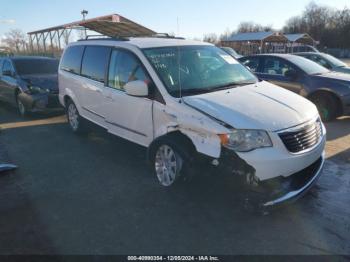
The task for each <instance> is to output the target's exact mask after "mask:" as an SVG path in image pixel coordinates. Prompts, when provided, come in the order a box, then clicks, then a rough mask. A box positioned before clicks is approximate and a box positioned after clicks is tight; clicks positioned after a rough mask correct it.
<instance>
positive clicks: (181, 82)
mask: <svg viewBox="0 0 350 262" xmlns="http://www.w3.org/2000/svg"><path fill="white" fill-rule="evenodd" d="M144 53H145V55H146V57H147V58H148V60H149V61H150V62H151V64H152V65H153V67H154V68H155V70H156V71H157V73H158V75H159V77H160V78H161V80H162V81H163V83H164V85H165V87H166V88H167V90H168V92H169V93H170V94H171V95H172V96H175V97H181V96H188V95H195V94H201V93H208V92H215V91H218V90H223V89H230V88H234V87H237V86H242V85H248V84H254V83H256V82H257V78H256V77H255V76H254V75H253V74H252V73H251V72H250V71H249V70H248V69H246V68H245V67H244V66H242V65H241V64H240V63H239V62H237V60H235V59H234V58H233V57H231V56H230V55H228V54H227V53H226V52H224V51H222V50H221V49H219V48H217V47H214V46H181V47H162V48H152V49H146V50H144Z"/></svg>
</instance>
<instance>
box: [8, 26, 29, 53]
mask: <svg viewBox="0 0 350 262" xmlns="http://www.w3.org/2000/svg"><path fill="white" fill-rule="evenodd" d="M3 42H4V43H5V45H6V46H7V47H8V48H9V49H10V50H11V51H12V52H16V53H19V52H21V51H25V49H26V42H27V41H26V35H25V33H23V31H22V30H20V29H12V30H10V31H9V32H7V33H5V38H4V39H3Z"/></svg>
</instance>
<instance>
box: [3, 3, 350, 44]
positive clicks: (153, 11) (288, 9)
mask: <svg viewBox="0 0 350 262" xmlns="http://www.w3.org/2000/svg"><path fill="white" fill-rule="evenodd" d="M309 2H310V1H309V0H293V1H282V0H268V1H263V0H248V1H238V0H172V1H170V0H145V1H142V0H59V1H57V0H0V36H2V35H3V34H4V33H5V32H7V31H9V30H10V29H12V28H20V29H22V30H23V31H24V32H28V31H33V30H38V29H42V28H47V27H50V26H55V25H60V24H64V23H68V22H72V21H76V20H79V19H81V15H80V11H81V10H82V9H86V10H88V11H89V15H88V18H92V17H96V16H101V15H106V14H112V13H117V14H120V15H123V16H125V17H127V18H129V19H131V20H134V21H136V22H138V23H141V24H142V25H144V26H146V27H149V28H150V29H153V30H154V31H157V32H173V33H175V34H177V32H178V27H177V18H178V19H179V33H180V35H181V36H185V37H189V38H195V37H197V38H202V37H203V35H204V34H205V33H217V34H221V33H223V32H224V31H225V30H226V29H230V30H234V29H235V28H236V27H237V25H238V24H239V23H240V22H242V21H254V22H257V23H261V24H263V25H272V26H273V27H274V28H276V29H279V28H282V27H283V25H284V23H285V21H286V20H287V19H288V18H290V17H292V16H295V15H299V14H301V12H302V11H303V9H304V7H305V6H306V5H307V4H308V3H309ZM314 2H316V3H320V4H325V5H328V6H331V7H334V8H344V7H345V6H348V7H350V0H332V1H329V0H315V1H314Z"/></svg>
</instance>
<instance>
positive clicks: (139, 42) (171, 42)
mask: <svg viewBox="0 0 350 262" xmlns="http://www.w3.org/2000/svg"><path fill="white" fill-rule="evenodd" d="M95 44H97V45H106V46H127V45H132V46H136V47H138V48H141V49H144V48H158V47H170V46H194V45H195V46H198V45H200V46H213V45H212V44H210V43H204V42H200V41H193V40H186V39H179V38H157V37H136V38H129V39H127V40H118V39H108V38H106V39H95V40H94V39H91V40H82V41H78V42H75V43H72V44H70V45H95Z"/></svg>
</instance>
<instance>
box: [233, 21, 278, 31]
mask: <svg viewBox="0 0 350 262" xmlns="http://www.w3.org/2000/svg"><path fill="white" fill-rule="evenodd" d="M262 31H264V32H269V31H274V29H273V28H272V26H271V25H267V26H263V25H260V24H256V23H254V22H242V23H240V24H239V25H238V29H237V33H251V32H262Z"/></svg>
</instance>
